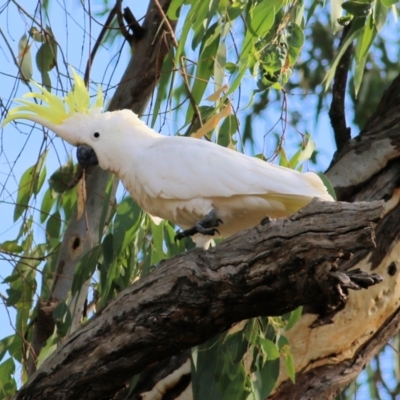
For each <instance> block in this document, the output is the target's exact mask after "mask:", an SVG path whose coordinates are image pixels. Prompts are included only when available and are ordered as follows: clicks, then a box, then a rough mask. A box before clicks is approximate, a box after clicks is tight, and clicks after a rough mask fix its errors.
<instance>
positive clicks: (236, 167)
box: [136, 137, 333, 201]
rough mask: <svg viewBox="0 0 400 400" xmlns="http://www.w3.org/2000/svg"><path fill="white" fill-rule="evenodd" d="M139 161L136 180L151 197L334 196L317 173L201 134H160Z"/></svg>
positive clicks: (328, 197)
mask: <svg viewBox="0 0 400 400" xmlns="http://www.w3.org/2000/svg"><path fill="white" fill-rule="evenodd" d="M142 157H143V159H141V158H142ZM136 161H137V162H136V165H138V166H139V167H138V168H139V169H138V171H136V176H137V179H138V181H139V182H140V185H141V186H142V187H143V189H144V190H145V191H146V193H147V195H148V196H151V197H153V198H164V199H179V200H190V199H193V198H199V197H232V196H237V195H259V196H262V197H264V196H268V195H271V196H272V197H277V196H278V197H282V198H287V199H289V198H290V197H291V196H295V197H299V196H300V197H303V196H304V197H305V198H313V197H321V198H323V199H325V200H328V201H332V200H333V199H332V197H331V196H330V195H329V194H328V192H327V189H326V187H325V185H324V184H323V182H322V181H321V179H320V178H319V177H318V175H316V174H314V173H311V172H308V173H299V172H297V171H295V170H292V169H289V168H284V167H280V166H277V165H274V164H271V163H268V162H265V161H262V160H260V159H258V158H254V157H249V156H246V155H244V154H242V153H239V152H236V151H234V150H230V149H227V148H225V147H222V146H218V145H215V144H214V143H210V142H207V141H204V140H199V139H193V138H183V137H172V138H171V137H161V138H160V139H159V140H157V141H155V142H154V144H153V145H152V146H151V147H148V148H146V149H145V150H144V151H143V153H140V154H139V155H138V159H137V160H136Z"/></svg>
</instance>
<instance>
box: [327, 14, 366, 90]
mask: <svg viewBox="0 0 400 400" xmlns="http://www.w3.org/2000/svg"><path fill="white" fill-rule="evenodd" d="M364 25H365V18H356V19H355V20H354V21H353V23H352V25H351V28H350V31H349V32H348V34H347V35H346V38H345V40H343V42H342V44H341V45H340V47H339V51H338V53H337V54H336V57H335V60H334V61H333V63H332V65H331V67H330V68H329V71H328V72H327V74H326V75H325V78H324V80H323V82H324V83H325V85H324V88H325V90H328V87H329V85H330V83H331V81H332V79H333V77H334V75H335V71H336V68H337V65H338V64H339V61H340V59H341V58H342V56H343V54H344V52H345V51H346V49H347V47H349V45H350V44H351V43H352V42H353V40H354V39H356V38H357V37H358V36H359V35H360V34H361V33H362V30H363V27H364Z"/></svg>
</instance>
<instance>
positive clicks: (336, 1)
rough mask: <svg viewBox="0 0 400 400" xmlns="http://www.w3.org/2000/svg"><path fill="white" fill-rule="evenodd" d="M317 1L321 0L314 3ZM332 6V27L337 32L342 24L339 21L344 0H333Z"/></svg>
mask: <svg viewBox="0 0 400 400" xmlns="http://www.w3.org/2000/svg"><path fill="white" fill-rule="evenodd" d="M315 3H319V1H318V0H316V1H315V2H314V4H315ZM330 6H331V14H330V20H331V28H332V31H333V33H336V32H337V31H338V30H339V29H340V24H339V23H338V19H339V18H340V17H341V16H342V12H343V9H342V0H331V1H330ZM308 19H309V18H308Z"/></svg>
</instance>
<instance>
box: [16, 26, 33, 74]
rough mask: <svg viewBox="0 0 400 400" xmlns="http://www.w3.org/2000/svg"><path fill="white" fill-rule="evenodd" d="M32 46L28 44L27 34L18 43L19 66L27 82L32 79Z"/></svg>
mask: <svg viewBox="0 0 400 400" xmlns="http://www.w3.org/2000/svg"><path fill="white" fill-rule="evenodd" d="M30 47H31V45H30V44H29V43H28V37H27V36H26V34H24V35H22V37H21V39H20V40H19V42H18V65H19V67H20V74H21V77H22V79H23V80H24V81H25V82H28V81H29V80H30V79H31V78H32V73H33V67H32V55H31V50H30Z"/></svg>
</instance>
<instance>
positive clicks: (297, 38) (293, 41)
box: [287, 22, 304, 66]
mask: <svg viewBox="0 0 400 400" xmlns="http://www.w3.org/2000/svg"><path fill="white" fill-rule="evenodd" d="M287 43H288V46H289V65H291V66H292V65H294V64H295V62H296V60H297V58H298V57H299V54H300V51H301V49H302V47H303V44H304V34H303V30H302V29H301V28H300V26H299V25H297V24H295V23H294V22H291V23H290V24H288V27H287Z"/></svg>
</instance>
